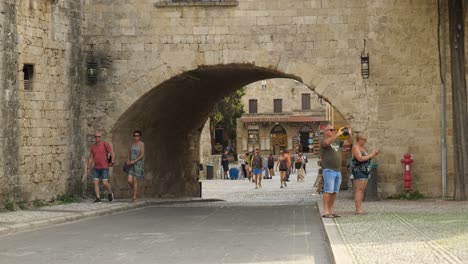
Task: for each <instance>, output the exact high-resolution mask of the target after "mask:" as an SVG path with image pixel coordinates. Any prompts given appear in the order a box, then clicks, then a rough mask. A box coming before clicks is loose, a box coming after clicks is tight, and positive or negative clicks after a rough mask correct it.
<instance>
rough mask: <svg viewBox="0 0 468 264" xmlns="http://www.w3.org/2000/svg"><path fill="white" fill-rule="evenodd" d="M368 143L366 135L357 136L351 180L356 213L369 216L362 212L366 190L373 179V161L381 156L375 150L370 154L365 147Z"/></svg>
mask: <svg viewBox="0 0 468 264" xmlns="http://www.w3.org/2000/svg"><path fill="white" fill-rule="evenodd" d="M366 142H367V137H366V134H364V133H362V132H360V133H358V134H357V135H356V142H355V144H354V145H353V148H352V149H351V151H352V154H353V158H352V160H351V179H353V187H354V204H355V207H356V211H355V213H356V214H358V215H363V214H367V212H365V211H364V210H362V201H363V198H364V190H365V189H366V186H367V181H368V180H369V178H370V177H371V175H370V169H371V159H372V158H374V157H375V156H377V155H378V154H379V150H374V151H372V152H371V153H370V154H369V153H368V152H367V150H366V148H365V147H364V145H366Z"/></svg>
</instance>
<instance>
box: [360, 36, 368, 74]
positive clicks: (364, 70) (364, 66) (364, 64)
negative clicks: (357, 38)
mask: <svg viewBox="0 0 468 264" xmlns="http://www.w3.org/2000/svg"><path fill="white" fill-rule="evenodd" d="M369 74H370V66H369V52H367V51H366V40H364V49H363V50H362V52H361V76H362V78H363V79H369Z"/></svg>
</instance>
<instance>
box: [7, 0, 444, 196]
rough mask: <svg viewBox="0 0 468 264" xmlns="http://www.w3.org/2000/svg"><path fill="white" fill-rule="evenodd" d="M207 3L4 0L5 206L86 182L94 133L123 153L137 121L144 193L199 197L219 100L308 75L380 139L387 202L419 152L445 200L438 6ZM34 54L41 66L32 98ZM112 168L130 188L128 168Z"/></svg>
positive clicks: (417, 167)
mask: <svg viewBox="0 0 468 264" xmlns="http://www.w3.org/2000/svg"><path fill="white" fill-rule="evenodd" d="M193 2H194V1H192V4H191V5H186V4H184V3H180V2H178V3H177V5H173V3H171V1H157V2H156V1H149V0H148V1H147V0H142V1H112V0H102V1H80V0H70V1H41V0H30V1H13V0H0V22H1V23H0V83H1V87H0V103H1V105H0V121H1V122H2V124H4V125H3V126H2V127H1V129H0V147H1V153H0V181H1V182H2V183H3V184H1V185H0V192H1V196H2V197H1V199H2V201H5V200H17V201H20V200H32V199H50V198H52V197H53V196H55V195H57V194H59V193H63V192H66V191H78V189H79V178H80V177H81V175H80V174H81V173H82V172H83V170H82V163H83V162H84V161H83V159H84V158H85V157H86V155H87V153H86V152H87V150H86V149H87V148H86V147H87V146H89V144H90V143H91V142H90V141H91V138H89V139H90V141H89V142H87V141H85V140H84V138H85V136H86V135H90V134H91V133H94V131H96V130H99V131H102V132H104V135H105V137H106V140H108V141H110V142H111V144H113V146H114V147H115V149H116V152H117V153H118V155H119V160H118V162H121V160H122V159H125V153H126V150H127V148H128V144H129V142H130V140H131V132H132V131H133V130H134V129H136V128H142V129H144V140H145V143H147V144H148V145H147V146H148V156H147V158H148V159H147V168H146V171H147V176H148V178H147V179H145V181H144V182H143V183H142V185H141V188H142V189H143V190H144V192H143V193H144V194H145V195H148V196H164V195H172V196H196V195H197V194H198V193H199V190H198V182H197V179H198V177H199V176H198V174H197V170H196V162H195V161H197V160H199V147H200V135H201V132H202V129H203V125H204V124H205V122H206V119H207V117H208V113H209V112H210V111H211V108H212V107H213V105H214V103H215V102H216V101H218V100H220V99H221V98H222V97H223V96H225V95H226V94H229V93H230V92H232V91H233V90H235V89H237V88H239V87H242V86H245V85H248V84H249V83H253V82H256V81H260V80H264V79H270V78H290V79H294V80H297V81H299V82H301V83H303V84H304V85H306V86H307V87H309V88H310V89H312V90H314V91H315V92H317V93H318V94H319V95H320V96H321V97H323V98H324V99H325V100H327V101H328V102H329V103H330V104H331V105H333V107H335V108H336V109H337V111H339V112H340V113H341V114H342V115H343V117H344V119H345V120H346V122H348V123H349V124H350V125H351V126H352V127H353V128H354V129H355V130H362V131H366V132H367V134H368V137H369V142H368V146H369V148H371V149H372V148H376V147H381V148H382V153H381V155H379V157H378V161H379V177H381V179H380V181H379V192H380V195H381V196H382V197H386V196H387V195H389V194H394V193H396V192H400V191H402V190H403V180H402V174H403V168H402V165H401V163H400V159H401V157H402V155H403V154H404V153H405V152H409V153H411V154H413V158H414V160H415V162H414V164H413V171H412V172H413V176H414V181H413V188H414V189H417V190H419V191H421V192H422V193H424V194H426V195H428V196H440V195H441V193H442V191H441V161H440V149H441V140H440V135H441V129H440V123H441V112H442V111H441V110H442V109H441V104H440V78H439V74H438V72H439V62H438V45H437V44H438V43H437V21H438V17H437V2H436V1H426V0H414V1H383V0H380V1H374V0H355V1H345V0H327V1H324V0H307V1H305V0H255V1H228V2H226V4H223V3H222V2H223V1H220V2H212V3H210V2H206V3H203V4H202V5H201V4H197V3H195V4H194V3H193ZM195 2H196V1H195ZM155 3H156V4H155ZM82 5H83V6H82ZM82 21H83V23H82ZM364 40H366V41H367V42H366V44H367V45H366V49H367V51H368V52H369V56H370V65H371V72H370V78H369V79H367V80H363V79H362V78H361V76H360V62H359V55H360V53H361V51H362V50H363V46H364ZM442 43H445V45H443V46H446V47H447V45H448V41H447V40H446V39H445V40H443V41H442ZM446 54H448V52H447V53H446ZM447 59H448V56H445V60H444V61H445V62H447V61H448V60H447ZM87 60H91V61H93V62H95V63H96V66H97V68H96V72H97V83H96V84H93V85H85V82H84V81H83V77H84V75H85V72H84V70H85V68H86V65H85V63H86V61H87ZM25 63H26V64H31V65H33V66H34V77H33V81H32V85H33V86H32V90H31V91H25V90H24V76H23V73H22V71H23V65H24V64H25ZM447 65H448V64H447ZM444 69H449V67H445V68H444ZM445 71H446V72H447V70H445ZM447 77H448V78H447V79H448V82H447V88H448V94H447V95H448V109H447V117H448V123H447V124H448V126H449V129H447V130H448V136H449V137H448V139H447V142H448V147H449V148H448V154H449V155H448V165H449V174H448V176H449V178H448V187H449V192H448V194H449V195H450V194H451V193H452V189H451V187H452V186H453V175H452V174H453V173H452V163H453V155H452V153H453V147H452V144H451V142H452V130H451V129H450V126H451V124H452V122H451V117H452V116H451V102H450V96H451V94H450V80H449V79H450V78H449V75H447ZM174 157H177V159H176V160H174ZM114 172H115V177H114V180H113V181H115V182H114V183H115V184H116V186H117V190H118V191H119V194H122V195H125V193H127V191H128V190H127V186H126V183H125V175H122V174H121V173H120V172H118V171H117V170H115V171H114Z"/></svg>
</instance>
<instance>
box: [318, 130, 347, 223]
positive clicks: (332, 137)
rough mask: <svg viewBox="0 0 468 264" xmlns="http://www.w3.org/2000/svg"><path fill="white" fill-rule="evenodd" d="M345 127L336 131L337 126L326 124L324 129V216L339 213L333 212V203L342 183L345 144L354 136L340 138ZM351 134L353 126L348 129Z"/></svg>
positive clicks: (322, 145) (321, 149)
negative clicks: (342, 157)
mask: <svg viewBox="0 0 468 264" xmlns="http://www.w3.org/2000/svg"><path fill="white" fill-rule="evenodd" d="M343 130H344V127H342V128H340V129H339V130H338V132H337V133H335V128H334V127H333V125H332V124H330V123H328V124H325V129H324V131H323V134H324V138H323V139H322V140H321V141H320V158H321V163H322V175H323V183H324V187H323V197H322V200H323V214H322V217H325V218H333V217H339V215H337V214H335V213H333V205H334V204H335V199H336V194H337V193H338V192H339V191H340V185H341V152H340V149H341V147H343V146H349V145H351V142H352V138H351V137H350V138H349V139H346V140H345V141H343V140H340V139H338V138H339V137H340V136H341V135H343ZM348 130H349V131H348V133H349V135H351V133H352V131H351V128H349V129H348Z"/></svg>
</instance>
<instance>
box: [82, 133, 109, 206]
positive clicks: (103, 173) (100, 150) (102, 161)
mask: <svg viewBox="0 0 468 264" xmlns="http://www.w3.org/2000/svg"><path fill="white" fill-rule="evenodd" d="M94 139H95V143H94V144H93V145H92V146H91V152H90V155H89V158H88V166H87V168H86V175H90V174H89V173H90V170H91V165H92V164H93V162H94V170H93V182H94V191H95V192H96V200H94V202H95V203H97V202H100V201H101V196H100V192H99V180H102V184H103V185H104V187H105V188H106V189H107V192H108V199H109V202H112V201H113V200H114V194H113V193H112V187H111V186H110V184H109V166H112V165H113V164H114V151H113V150H112V148H111V146H110V145H109V143H107V142H104V141H102V134H101V133H96V134H95V135H94ZM108 153H110V157H111V161H110V162H109V160H108V159H107V157H108Z"/></svg>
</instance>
